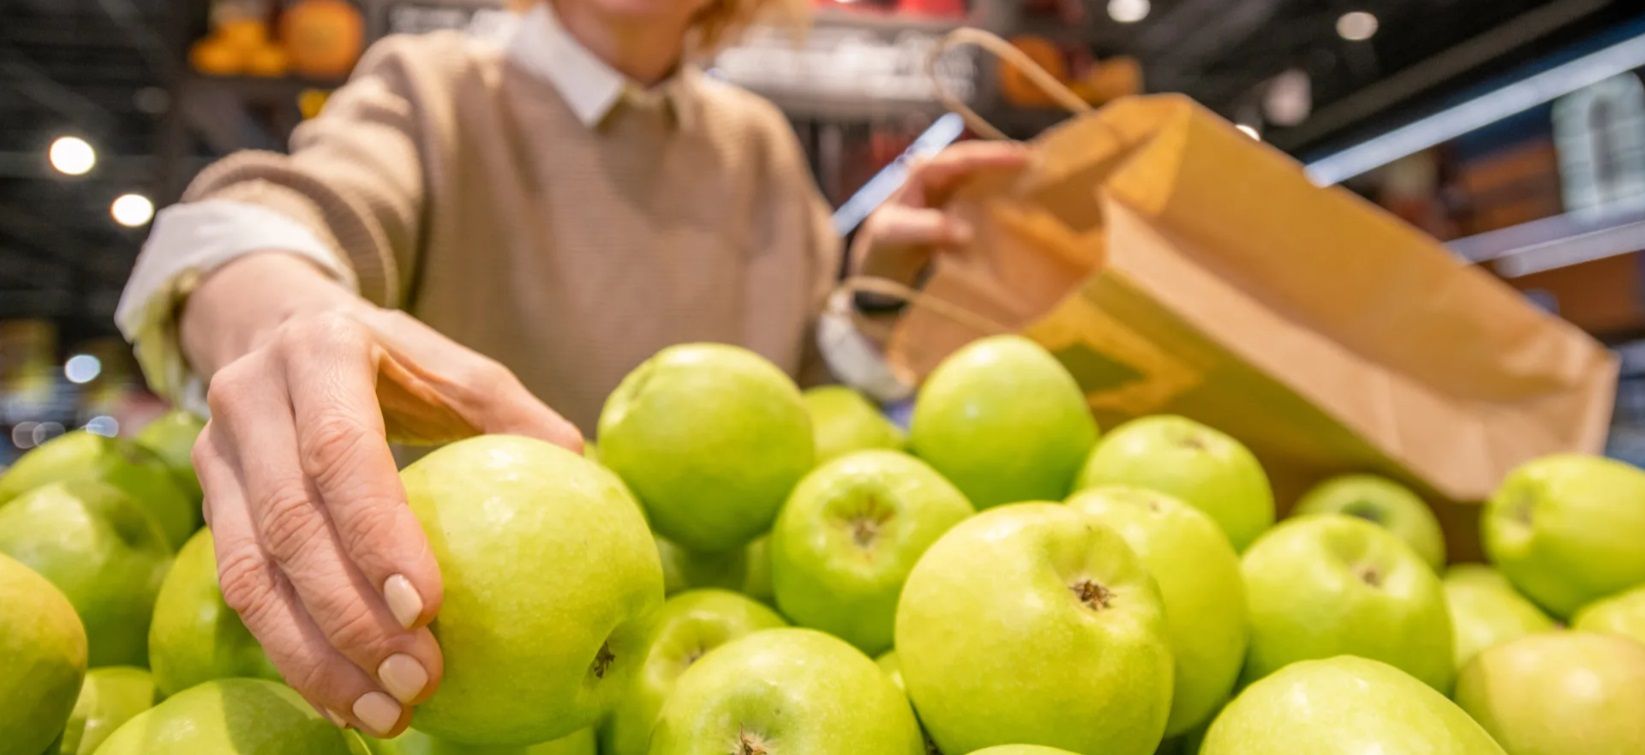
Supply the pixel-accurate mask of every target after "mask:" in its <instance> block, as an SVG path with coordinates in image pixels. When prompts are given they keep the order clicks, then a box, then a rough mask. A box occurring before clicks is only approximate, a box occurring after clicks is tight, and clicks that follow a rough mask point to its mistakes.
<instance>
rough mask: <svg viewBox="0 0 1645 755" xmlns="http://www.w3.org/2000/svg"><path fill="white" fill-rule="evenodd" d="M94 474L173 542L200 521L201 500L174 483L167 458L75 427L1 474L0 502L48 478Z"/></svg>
mask: <svg viewBox="0 0 1645 755" xmlns="http://www.w3.org/2000/svg"><path fill="white" fill-rule="evenodd" d="M69 480H97V481H101V482H104V483H107V484H109V485H112V486H114V487H116V488H119V489H120V490H121V491H123V492H124V493H125V494H126V495H128V496H131V498H132V500H135V501H137V503H138V504H140V505H141V506H142V508H143V510H144V511H147V512H148V513H149V515H150V516H152V517H154V520H155V521H156V522H157V523H159V525H160V529H161V531H163V532H164V533H165V535H166V541H167V542H168V543H169V544H170V545H171V547H172V548H178V547H181V546H182V544H183V541H184V540H187V539H188V536H189V534H190V533H192V532H194V530H195V529H197V528H198V527H199V526H200V506H199V503H198V501H196V500H194V499H192V498H190V497H189V496H188V494H187V493H185V492H183V490H182V488H180V487H179V485H178V482H177V478H176V477H175V476H173V475H172V472H171V469H170V468H169V467H167V466H166V463H165V462H164V461H162V460H161V459H160V457H158V456H155V455H154V453H153V452H152V451H149V450H148V449H147V448H144V447H143V446H141V445H138V444H137V443H136V442H134V441H131V440H126V439H117V438H105V437H103V436H101V435H94V434H92V433H89V432H86V431H85V430H76V431H74V432H70V433H64V434H62V435H59V436H57V437H55V438H52V439H51V440H49V441H46V442H45V443H42V444H41V445H40V446H38V447H36V448H35V449H34V450H33V451H30V452H28V453H26V454H24V455H23V458H21V459H18V460H17V463H16V464H13V465H12V467H11V469H9V470H7V471H6V474H5V475H3V476H0V506H3V505H5V503H6V502H7V501H10V500H12V499H13V498H16V497H18V496H20V495H22V494H23V493H25V492H28V491H30V490H33V489H35V488H38V487H43V486H45V485H48V484H51V483H53V482H65V481H69Z"/></svg>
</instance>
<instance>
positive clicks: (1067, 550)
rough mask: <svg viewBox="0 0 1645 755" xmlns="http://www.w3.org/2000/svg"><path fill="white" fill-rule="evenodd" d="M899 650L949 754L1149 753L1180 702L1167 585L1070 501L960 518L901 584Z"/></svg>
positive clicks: (913, 692)
mask: <svg viewBox="0 0 1645 755" xmlns="http://www.w3.org/2000/svg"><path fill="white" fill-rule="evenodd" d="M896 640H897V641H896V647H897V656H898V658H899V659H900V660H901V662H902V674H903V680H904V682H905V683H906V684H907V685H908V695H909V698H910V699H912V700H913V701H914V706H915V708H916V709H918V711H919V714H920V720H921V721H922V722H924V724H925V727H926V731H928V732H929V733H930V734H931V737H932V739H934V740H935V741H936V743H937V745H938V746H940V747H941V748H942V750H943V752H971V751H972V750H976V749H980V748H982V747H988V746H991V745H999V744H1041V745H1050V746H1054V747H1062V748H1065V749H1069V750H1073V751H1075V752H1100V753H1105V754H1107V755H1131V754H1134V753H1135V754H1142V753H1151V752H1153V751H1154V746H1155V745H1157V744H1158V743H1159V741H1160V736H1161V734H1163V733H1164V731H1165V723H1166V719H1167V717H1168V716H1169V715H1170V708H1171V678H1172V669H1171V650H1170V645H1169V640H1168V639H1167V627H1166V623H1165V608H1164V606H1163V604H1162V602H1161V599H1160V593H1159V588H1157V587H1156V586H1155V585H1154V579H1153V578H1152V577H1150V576H1149V575H1148V572H1147V570H1146V569H1145V568H1144V567H1143V564H1142V560H1141V559H1139V558H1138V557H1137V555H1136V554H1135V553H1134V552H1132V550H1131V549H1130V548H1129V547H1128V546H1127V545H1126V544H1125V540H1124V539H1123V538H1121V537H1120V535H1119V534H1118V533H1116V532H1114V531H1113V530H1111V529H1109V528H1107V527H1105V526H1103V525H1101V524H1098V523H1097V522H1096V521H1095V520H1093V519H1092V518H1091V517H1089V516H1086V515H1084V514H1081V513H1079V512H1078V511H1075V510H1073V509H1070V508H1068V507H1067V506H1063V505H1060V504H1051V503H1021V504H1014V505H1010V506H1001V507H998V508H995V509H990V510H988V511H985V512H982V513H980V514H978V515H976V516H974V517H971V518H970V519H967V520H965V521H964V522H961V523H960V524H959V525H957V526H955V527H954V528H953V529H951V530H949V531H948V533H947V534H945V535H943V536H942V538H941V539H939V540H938V541H937V542H936V544H935V545H932V546H931V548H930V550H928V551H926V553H925V556H924V557H922V558H921V559H920V561H919V563H918V564H916V565H915V566H914V571H913V572H912V573H911V574H909V576H908V582H907V584H905V585H904V586H903V594H902V601H901V603H900V604H899V606H898V608H897V631H896Z"/></svg>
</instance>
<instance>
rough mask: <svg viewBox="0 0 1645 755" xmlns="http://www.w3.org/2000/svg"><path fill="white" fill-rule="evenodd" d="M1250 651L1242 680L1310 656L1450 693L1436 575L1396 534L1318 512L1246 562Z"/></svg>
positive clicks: (1280, 532) (1253, 551) (1261, 545)
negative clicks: (1382, 668) (1352, 662)
mask: <svg viewBox="0 0 1645 755" xmlns="http://www.w3.org/2000/svg"><path fill="white" fill-rule="evenodd" d="M1240 571H1241V573H1242V574H1243V575H1244V577H1245V597H1246V602H1247V604H1248V605H1249V607H1250V615H1251V644H1250V650H1249V652H1248V653H1247V654H1246V660H1245V670H1244V672H1243V678H1244V679H1245V680H1246V681H1247V682H1250V681H1255V680H1257V679H1261V678H1262V677H1264V676H1267V675H1268V674H1271V673H1273V672H1275V671H1278V670H1279V669H1280V668H1282V667H1284V666H1286V665H1287V664H1291V663H1295V662H1297V661H1304V660H1308V659H1311V658H1331V657H1333V656H1338V655H1357V656H1361V657H1364V658H1370V659H1373V660H1378V661H1382V662H1384V663H1387V664H1389V665H1391V666H1393V667H1395V668H1398V669H1400V670H1401V671H1404V672H1405V673H1407V674H1410V675H1412V676H1414V677H1416V678H1418V679H1420V680H1422V681H1423V683H1425V684H1427V685H1428V686H1430V687H1433V688H1434V689H1436V690H1440V691H1441V692H1448V691H1450V689H1451V681H1452V679H1453V678H1454V677H1455V675H1456V667H1455V665H1454V663H1453V662H1452V659H1451V652H1452V651H1451V616H1450V614H1449V613H1448V612H1447V611H1446V608H1445V591H1444V590H1443V589H1442V588H1441V587H1440V584H1439V577H1438V576H1437V575H1435V574H1434V570H1433V569H1430V568H1428V564H1427V562H1425V561H1423V560H1422V557H1421V556H1418V555H1417V554H1416V551H1413V550H1411V546H1409V545H1406V544H1405V541H1403V540H1400V539H1399V538H1398V537H1395V536H1394V535H1393V533H1390V532H1389V531H1387V530H1385V529H1383V528H1381V527H1378V526H1376V525H1374V524H1371V523H1370V522H1367V521H1365V520H1363V519H1356V518H1354V517H1350V516H1344V515H1342V514H1316V515H1314V516H1307V517H1303V518H1301V519H1292V520H1289V521H1286V522H1282V523H1281V524H1280V525H1279V526H1278V527H1275V528H1274V529H1272V530H1270V531H1269V532H1268V533H1267V534H1265V535H1263V536H1262V537H1261V538H1260V539H1258V540H1257V541H1256V542H1255V543H1253V544H1252V545H1251V547H1250V549H1248V550H1247V551H1246V552H1245V556H1244V558H1243V559H1242V560H1241V562H1240Z"/></svg>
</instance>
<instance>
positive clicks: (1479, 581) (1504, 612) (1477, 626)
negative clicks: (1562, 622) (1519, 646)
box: [1441, 564, 1554, 669]
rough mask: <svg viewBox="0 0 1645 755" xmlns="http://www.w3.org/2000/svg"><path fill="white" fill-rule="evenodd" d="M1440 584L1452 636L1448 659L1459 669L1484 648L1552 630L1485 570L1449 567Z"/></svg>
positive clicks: (1547, 620) (1505, 580) (1543, 618)
mask: <svg viewBox="0 0 1645 755" xmlns="http://www.w3.org/2000/svg"><path fill="white" fill-rule="evenodd" d="M1441 584H1442V585H1443V586H1444V588H1445V606H1446V608H1447V609H1449V610H1450V613H1451V630H1452V633H1453V634H1454V635H1455V643H1454V644H1453V645H1452V649H1453V652H1452V656H1453V657H1454V659H1455V662H1456V667H1457V668H1459V669H1460V668H1462V667H1463V666H1464V665H1467V663H1468V661H1470V660H1473V657H1474V656H1475V655H1478V654H1479V651H1481V650H1484V649H1485V648H1488V647H1491V646H1492V645H1496V644H1498V643H1502V642H1507V641H1509V640H1514V639H1518V638H1520V637H1524V636H1525V635H1527V634H1532V633H1535V632H1543V631H1547V630H1550V629H1553V628H1554V620H1553V619H1550V618H1548V616H1547V614H1544V613H1543V612H1542V609H1540V608H1537V607H1536V605H1535V604H1533V603H1531V601H1529V600H1526V599H1525V598H1524V597H1522V596H1521V595H1520V594H1519V593H1517V592H1514V586H1513V585H1511V584H1509V583H1508V578H1507V577H1504V576H1502V575H1501V574H1499V573H1497V570H1495V569H1492V568H1491V567H1489V566H1484V565H1481V564H1459V565H1457V566H1453V567H1451V568H1450V569H1448V570H1447V571H1446V572H1445V578H1444V579H1443V580H1441Z"/></svg>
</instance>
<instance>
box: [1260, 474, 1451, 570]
mask: <svg viewBox="0 0 1645 755" xmlns="http://www.w3.org/2000/svg"><path fill="white" fill-rule="evenodd" d="M1307 514H1347V515H1348V516H1357V517H1359V518H1361V519H1364V520H1365V521H1368V522H1370V523H1372V524H1375V525H1379V526H1381V527H1383V528H1385V529H1387V530H1388V531H1389V532H1392V533H1394V534H1395V535H1398V536H1399V539H1401V540H1404V541H1405V543H1406V545H1409V546H1411V548H1412V550H1415V551H1416V552H1417V555H1419V556H1421V557H1422V560H1424V561H1427V562H1428V565H1429V566H1432V567H1433V568H1434V571H1439V570H1440V569H1443V568H1445V534H1444V533H1443V532H1441V531H1440V529H1439V518H1438V517H1436V516H1434V511H1433V509H1430V508H1429V507H1428V504H1427V503H1426V502H1424V501H1423V500H1422V498H1421V497H1420V496H1418V495H1417V494H1416V493H1413V492H1411V489H1410V488H1407V487H1405V486H1404V485H1401V484H1399V483H1397V482H1394V481H1393V480H1390V479H1388V478H1386V477H1378V476H1377V475H1370V474H1352V475H1343V476H1341V477H1333V478H1331V479H1329V480H1326V481H1325V482H1322V483H1320V484H1319V485H1317V486H1315V487H1314V488H1313V489H1312V490H1309V491H1308V492H1307V493H1305V494H1303V496H1302V498H1301V499H1299V500H1298V501H1297V506H1296V508H1294V509H1292V510H1291V515H1292V516H1303V515H1307Z"/></svg>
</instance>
